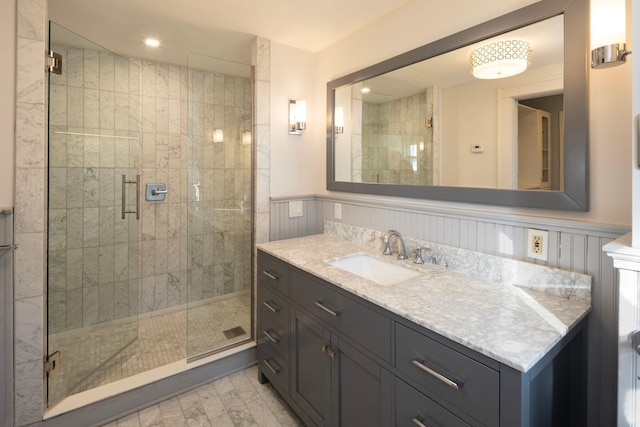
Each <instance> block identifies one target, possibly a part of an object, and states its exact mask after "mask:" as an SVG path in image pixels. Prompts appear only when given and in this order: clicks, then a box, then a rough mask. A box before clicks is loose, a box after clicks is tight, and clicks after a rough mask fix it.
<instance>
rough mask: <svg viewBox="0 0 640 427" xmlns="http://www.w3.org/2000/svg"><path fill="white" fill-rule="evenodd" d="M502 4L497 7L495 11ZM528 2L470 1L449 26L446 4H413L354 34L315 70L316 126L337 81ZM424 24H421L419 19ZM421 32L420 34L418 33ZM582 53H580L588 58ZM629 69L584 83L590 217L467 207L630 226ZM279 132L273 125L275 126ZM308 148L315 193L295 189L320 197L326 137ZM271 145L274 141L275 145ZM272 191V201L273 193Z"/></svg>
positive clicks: (322, 55) (320, 135)
mask: <svg viewBox="0 0 640 427" xmlns="http://www.w3.org/2000/svg"><path fill="white" fill-rule="evenodd" d="M497 3H499V4H497ZM527 3H530V2H525V1H520V2H518V1H509V2H474V1H469V4H468V5H467V7H466V8H464V10H465V11H466V13H464V14H462V15H460V14H456V15H455V19H448V18H446V17H448V16H451V15H450V12H448V11H446V6H445V3H444V2H442V3H441V5H433V4H432V3H429V5H427V4H425V3H424V2H412V3H409V4H408V5H407V6H405V7H404V8H402V9H399V10H397V11H396V12H394V13H392V14H390V15H388V16H386V17H385V18H383V19H381V20H380V21H378V22H376V23H374V24H373V25H371V26H369V27H367V28H365V29H363V30H361V31H359V32H357V33H355V34H353V35H352V36H350V37H348V38H347V39H345V40H343V41H341V42H339V43H337V44H335V45H333V46H331V47H329V48H327V49H325V50H324V51H322V52H319V54H318V55H317V71H316V105H317V106H316V109H317V110H322V113H320V111H318V112H317V114H316V119H315V120H318V121H323V120H324V110H323V108H324V105H325V95H324V94H325V91H326V83H327V82H328V81H331V80H333V79H335V78H337V77H340V76H342V75H345V74H348V73H350V72H353V71H356V70H358V69H360V68H363V67H365V66H369V65H372V64H375V63H377V62H379V61H381V60H384V59H387V58H390V57H392V56H394V55H398V54H400V53H402V52H405V51H407V50H409V49H412V48H416V47H418V46H420V45H422V44H425V43H428V42H430V41H434V40H437V39H438V38H441V37H443V36H446V35H448V34H452V33H454V32H456V31H458V30H461V29H463V28H465V27H469V26H470V25H473V24H478V23H480V22H483V21H485V20H487V19H489V18H491V17H495V16H499V15H501V14H503V13H506V12H508V11H509V10H513V9H516V8H518V7H521V6H524V5H526V4H527ZM425 16H432V17H442V19H435V18H434V19H429V25H425V22H424V17H425ZM415 28H420V31H415ZM586 54H587V52H585V55H586ZM630 88H631V66H630V65H629V64H627V65H625V66H621V67H616V68H611V69H605V70H597V71H591V70H590V83H589V96H590V102H589V109H590V114H589V116H590V117H589V123H590V126H589V133H590V143H589V158H590V163H589V176H590V211H589V212H578V213H576V212H563V211H552V210H536V209H515V208H504V207H494V206H481V205H469V206H465V207H467V208H471V209H479V210H481V211H483V212H487V213H491V212H512V213H517V214H523V215H525V214H526V215H534V216H543V217H547V218H565V219H574V220H580V221H593V222H600V223H609V224H619V225H624V226H629V225H630V224H631V165H630V161H629V159H630V157H631V144H630V140H631V126H630V120H631V94H630ZM276 126H277V125H276ZM313 141H314V142H313V149H314V150H315V153H316V155H315V156H313V162H312V163H309V164H308V165H307V167H306V169H307V170H308V171H311V170H314V171H315V176H316V177H317V179H316V181H315V188H312V187H308V188H307V187H304V188H302V187H300V188H299V189H298V193H299V194H307V193H310V192H317V193H324V192H326V190H325V166H324V165H325V138H324V131H317V132H315V138H314V140H313ZM272 143H274V141H272ZM275 184H276V183H273V184H272V194H274V193H278V187H277V186H276V185H275ZM421 204H424V205H425V206H429V205H439V206H442V205H445V206H461V205H460V204H455V203H445V202H432V201H424V202H421Z"/></svg>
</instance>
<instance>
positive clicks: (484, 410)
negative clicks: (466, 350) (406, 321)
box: [396, 323, 500, 425]
mask: <svg viewBox="0 0 640 427" xmlns="http://www.w3.org/2000/svg"><path fill="white" fill-rule="evenodd" d="M396 367H397V369H398V370H399V371H401V372H402V373H404V374H406V375H407V376H408V377H409V378H411V379H412V380H413V381H415V382H416V383H417V384H419V386H420V387H421V388H422V391H424V393H426V394H427V395H428V396H429V395H431V396H438V397H440V398H442V399H444V400H446V401H447V402H449V403H451V404H452V405H454V406H455V407H456V408H459V409H460V410H461V411H464V412H466V413H467V414H469V415H471V416H472V417H474V418H476V419H477V420H478V421H480V422H482V423H483V424H486V425H498V424H499V409H500V408H499V393H500V386H499V384H500V377H499V373H498V372H497V371H495V370H493V369H491V368H489V367H487V366H485V365H483V364H482V363H479V362H477V361H475V360H473V359H471V358H470V357H468V356H465V355H463V354H462V353H459V352H457V351H455V350H453V349H451V348H449V347H447V346H445V345H443V344H440V343H439V342H437V341H434V340H432V339H431V338H428V337H426V336H424V335H422V334H420V333H418V332H416V331H414V330H412V329H409V328H407V327H406V326H404V325H401V324H399V323H397V324H396ZM456 387H457V388H456Z"/></svg>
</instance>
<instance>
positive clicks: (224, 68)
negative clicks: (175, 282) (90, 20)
mask: <svg viewBox="0 0 640 427" xmlns="http://www.w3.org/2000/svg"><path fill="white" fill-rule="evenodd" d="M252 104H253V96H252V67H251V66H249V65H244V64H237V63H232V62H229V61H223V60H219V59H215V58H210V57H206V56H201V55H195V54H189V56H188V113H189V114H188V116H189V123H188V126H189V128H188V153H189V155H188V160H187V161H188V164H187V183H188V185H187V195H188V196H187V204H188V206H187V218H188V221H187V231H188V233H187V234H188V235H187V358H188V359H194V358H198V357H200V356H203V355H206V354H210V353H212V352H215V351H219V350H221V349H223V348H227V347H229V346H232V345H235V344H237V343H239V342H242V341H246V340H249V339H251V338H252V336H253V335H252V324H253V322H252V320H251V315H252V314H251V313H252V309H251V301H252V299H251V277H252V265H253V262H252V253H253V250H252V209H251V207H252V200H253V198H252V187H253V186H252V178H251V170H252V169H251V167H252V161H253V157H252V139H253V138H252V125H253V117H252V111H253V107H252Z"/></svg>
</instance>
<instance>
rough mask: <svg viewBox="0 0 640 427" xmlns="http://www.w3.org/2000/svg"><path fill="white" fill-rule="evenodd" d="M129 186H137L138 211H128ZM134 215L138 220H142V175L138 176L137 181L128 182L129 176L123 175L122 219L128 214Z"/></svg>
mask: <svg viewBox="0 0 640 427" xmlns="http://www.w3.org/2000/svg"><path fill="white" fill-rule="evenodd" d="M127 184H135V185H136V210H135V211H128V210H127V207H126V204H127ZM130 213H134V214H136V219H140V175H139V174H138V175H136V180H135V181H127V176H126V175H122V219H124V217H125V215H126V214H130Z"/></svg>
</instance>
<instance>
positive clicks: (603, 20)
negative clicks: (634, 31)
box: [591, 0, 631, 69]
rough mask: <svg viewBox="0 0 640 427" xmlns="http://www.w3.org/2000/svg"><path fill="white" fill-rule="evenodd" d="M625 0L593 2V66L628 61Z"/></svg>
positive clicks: (607, 65) (599, 0)
mask: <svg viewBox="0 0 640 427" xmlns="http://www.w3.org/2000/svg"><path fill="white" fill-rule="evenodd" d="M625 24H626V23H625V1H624V0H598V1H592V2H591V68H594V69H595V68H608V67H614V66H616V65H622V64H624V63H625V62H626V61H627V55H629V54H631V51H627V46H626V44H625V43H624V41H625V32H626V25H625Z"/></svg>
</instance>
